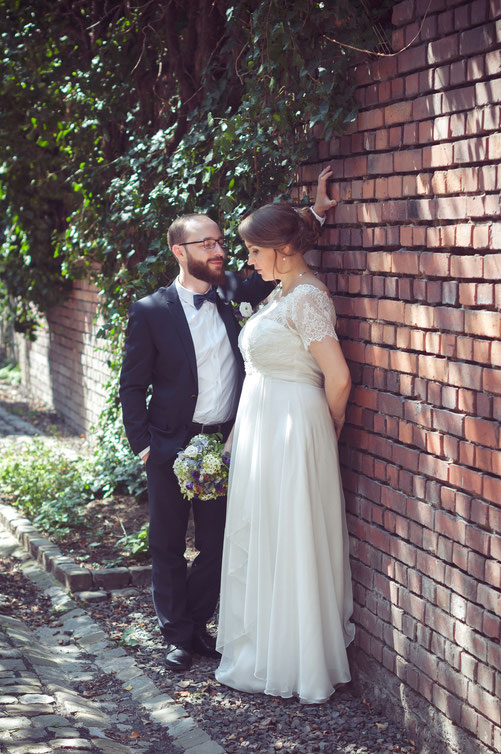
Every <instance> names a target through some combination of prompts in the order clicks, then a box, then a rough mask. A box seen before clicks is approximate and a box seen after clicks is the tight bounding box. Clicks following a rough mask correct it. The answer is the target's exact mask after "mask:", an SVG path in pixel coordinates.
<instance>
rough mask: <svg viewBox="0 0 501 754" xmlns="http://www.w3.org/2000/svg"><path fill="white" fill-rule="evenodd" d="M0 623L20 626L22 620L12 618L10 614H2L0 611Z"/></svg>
mask: <svg viewBox="0 0 501 754" xmlns="http://www.w3.org/2000/svg"><path fill="white" fill-rule="evenodd" d="M0 625H2V626H22V625H23V622H22V621H20V620H19V618H14V617H13V616H12V615H4V613H0Z"/></svg>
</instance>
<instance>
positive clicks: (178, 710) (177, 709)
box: [150, 704, 188, 725]
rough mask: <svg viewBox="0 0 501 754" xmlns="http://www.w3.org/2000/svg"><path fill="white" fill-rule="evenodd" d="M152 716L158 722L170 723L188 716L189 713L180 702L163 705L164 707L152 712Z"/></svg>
mask: <svg viewBox="0 0 501 754" xmlns="http://www.w3.org/2000/svg"><path fill="white" fill-rule="evenodd" d="M150 717H151V719H152V720H154V722H156V723H160V724H161V725H168V723H173V722H174V721H175V720H179V719H180V718H181V717H188V713H187V712H186V711H185V710H184V708H183V707H181V705H180V704H169V706H168V707H162V709H156V710H153V711H152V712H150Z"/></svg>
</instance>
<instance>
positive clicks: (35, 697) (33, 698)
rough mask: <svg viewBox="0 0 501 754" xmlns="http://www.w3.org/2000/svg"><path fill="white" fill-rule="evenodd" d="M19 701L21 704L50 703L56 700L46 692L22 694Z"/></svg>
mask: <svg viewBox="0 0 501 754" xmlns="http://www.w3.org/2000/svg"><path fill="white" fill-rule="evenodd" d="M19 701H20V703H21V704H52V703H53V702H55V701H56V700H55V699H54V697H53V696H49V695H48V694H24V695H23V696H21V697H19Z"/></svg>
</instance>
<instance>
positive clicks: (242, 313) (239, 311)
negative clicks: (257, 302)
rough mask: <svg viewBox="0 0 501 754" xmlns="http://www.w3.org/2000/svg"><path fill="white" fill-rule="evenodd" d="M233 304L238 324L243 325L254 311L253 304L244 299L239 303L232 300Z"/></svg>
mask: <svg viewBox="0 0 501 754" xmlns="http://www.w3.org/2000/svg"><path fill="white" fill-rule="evenodd" d="M231 305H232V307H233V314H234V315H235V318H236V320H237V322H238V324H239V325H240V327H243V326H244V325H245V323H246V322H247V320H248V319H249V317H250V316H251V315H252V314H253V312H254V310H253V308H252V306H251V304H249V302H248V301H242V303H241V304H238V303H237V302H236V301H232V302H231Z"/></svg>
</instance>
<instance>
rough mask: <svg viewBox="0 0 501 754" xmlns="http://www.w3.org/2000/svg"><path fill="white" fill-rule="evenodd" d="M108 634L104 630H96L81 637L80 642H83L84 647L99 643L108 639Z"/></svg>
mask: <svg viewBox="0 0 501 754" xmlns="http://www.w3.org/2000/svg"><path fill="white" fill-rule="evenodd" d="M107 638H108V637H107V635H106V634H105V633H104V631H94V632H92V633H90V634H86V635H84V636H82V637H81V639H80V641H79V644H82V645H83V646H84V647H88V646H90V645H92V644H97V643H98V642H100V641H103V640H104V639H107Z"/></svg>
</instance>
